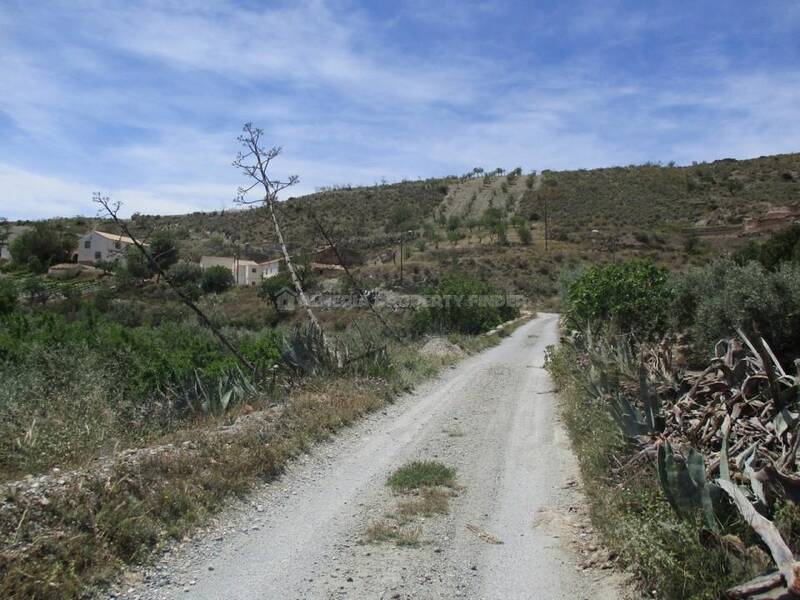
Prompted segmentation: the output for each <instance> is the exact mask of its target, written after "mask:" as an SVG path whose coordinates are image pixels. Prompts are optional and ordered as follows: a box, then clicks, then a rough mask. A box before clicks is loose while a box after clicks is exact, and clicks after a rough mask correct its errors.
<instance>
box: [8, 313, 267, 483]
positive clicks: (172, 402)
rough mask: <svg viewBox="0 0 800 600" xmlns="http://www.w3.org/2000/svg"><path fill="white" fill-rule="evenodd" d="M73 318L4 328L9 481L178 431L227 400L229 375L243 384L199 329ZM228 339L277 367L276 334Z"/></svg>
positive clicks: (262, 363)
mask: <svg viewBox="0 0 800 600" xmlns="http://www.w3.org/2000/svg"><path fill="white" fill-rule="evenodd" d="M77 310H78V312H77V313H75V314H72V315H70V316H66V317H65V316H62V315H58V314H53V313H45V314H34V315H25V314H12V315H9V316H6V317H5V318H4V320H3V321H2V322H0V378H2V380H3V381H4V382H5V385H3V386H2V389H0V440H1V441H0V474H2V475H3V476H5V477H8V476H10V475H14V474H21V473H28V472H36V471H40V470H43V469H46V468H48V467H50V466H54V465H59V466H62V467H63V466H68V465H70V464H75V463H77V462H80V461H82V460H85V459H87V458H91V457H93V456H96V455H97V454H98V453H100V452H102V451H103V450H106V449H108V447H109V446H113V445H115V444H135V443H138V442H140V441H142V440H147V439H152V438H153V437H154V436H156V435H160V434H163V433H166V432H168V431H172V430H174V429H176V428H178V427H180V426H181V425H182V424H183V423H184V422H185V421H186V419H192V418H196V417H197V416H198V415H202V414H205V413H208V412H209V410H210V408H211V406H209V398H208V396H209V394H208V393H203V392H204V391H206V390H213V391H214V394H217V388H218V387H219V386H223V387H225V388H226V389H224V390H222V391H220V392H219V395H220V396H224V394H226V393H227V392H228V391H229V389H231V388H232V387H233V380H231V377H234V378H235V379H241V375H240V371H239V365H238V364H237V361H236V360H235V358H234V357H233V356H232V355H230V354H228V353H226V352H225V351H224V350H223V349H222V348H221V347H220V345H219V343H218V342H217V341H216V340H215V339H214V337H213V336H212V335H211V334H210V332H209V331H208V330H205V329H202V328H199V327H197V326H196V325H194V324H191V323H189V322H175V321H169V320H168V321H164V322H162V323H161V324H159V325H133V326H129V325H123V324H120V323H118V322H112V321H111V320H110V319H112V318H118V317H115V315H116V314H117V313H116V312H115V310H110V311H109V313H107V314H106V315H100V314H97V311H96V309H95V308H94V307H93V306H91V305H82V306H80V307H79V308H78V309H77ZM125 318H126V317H123V320H124V319H125ZM231 336H232V338H233V339H234V340H235V342H236V343H237V344H238V345H239V347H240V349H241V351H242V353H243V354H244V355H245V356H246V357H247V358H248V360H250V361H251V362H253V364H255V365H257V367H258V369H259V371H260V372H262V373H267V372H268V371H269V369H270V368H271V367H272V366H273V365H274V364H276V362H278V361H279V360H280V344H281V340H280V336H278V335H276V334H275V332H273V331H272V330H264V331H260V332H249V331H232V332H231ZM212 395H213V394H212ZM237 399H239V400H242V398H237ZM214 402H216V400H215V401H213V402H211V404H213V403H214Z"/></svg>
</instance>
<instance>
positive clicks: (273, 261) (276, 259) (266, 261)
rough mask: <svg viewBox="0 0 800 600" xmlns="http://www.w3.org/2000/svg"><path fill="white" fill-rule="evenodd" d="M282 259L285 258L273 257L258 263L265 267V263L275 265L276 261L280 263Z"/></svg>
mask: <svg viewBox="0 0 800 600" xmlns="http://www.w3.org/2000/svg"><path fill="white" fill-rule="evenodd" d="M282 260H284V259H283V258H273V259H272V260H265V261H264V262H261V263H258V264H259V265H260V266H262V267H263V266H265V265H273V264H275V263H279V262H281V261H282Z"/></svg>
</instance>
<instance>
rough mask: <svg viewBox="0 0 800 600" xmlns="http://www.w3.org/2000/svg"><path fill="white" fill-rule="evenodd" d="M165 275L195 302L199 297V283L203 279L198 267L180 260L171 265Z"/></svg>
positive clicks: (195, 264)
mask: <svg viewBox="0 0 800 600" xmlns="http://www.w3.org/2000/svg"><path fill="white" fill-rule="evenodd" d="M167 273H168V275H169V278H170V280H171V281H172V283H174V284H175V285H176V286H178V287H179V288H180V289H181V291H183V292H184V293H186V294H188V295H189V296H190V297H191V298H193V299H195V300H196V299H197V298H199V297H200V281H201V280H202V278H203V271H202V270H201V269H200V265H198V264H197V263H193V262H189V261H186V260H181V261H178V262H176V263H175V264H174V265H172V266H171V267H170V268H169V271H168V272H167Z"/></svg>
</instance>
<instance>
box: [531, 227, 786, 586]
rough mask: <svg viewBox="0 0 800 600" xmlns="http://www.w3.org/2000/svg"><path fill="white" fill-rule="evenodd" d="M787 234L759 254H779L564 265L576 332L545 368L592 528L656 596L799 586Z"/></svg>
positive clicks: (570, 322) (568, 316) (568, 310)
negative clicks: (686, 265) (682, 264)
mask: <svg viewBox="0 0 800 600" xmlns="http://www.w3.org/2000/svg"><path fill="white" fill-rule="evenodd" d="M786 237H787V236H786V234H780V235H778V236H775V238H773V239H771V240H768V241H766V242H764V243H763V245H756V247H755V248H754V249H752V248H751V250H750V253H751V254H750V255H751V256H763V255H770V254H771V253H772V250H771V249H772V248H775V247H776V246H780V247H782V248H785V249H786V250H785V251H784V252H783V254H782V255H781V256H780V257H779V258H778V259H777V260H775V259H774V258H775V257H774V255H773V256H772V257H771V259H770V260H769V261H765V262H761V261H755V260H741V259H739V260H731V259H729V258H719V259H716V260H713V261H711V262H709V263H708V264H706V265H702V266H698V267H694V268H690V269H688V270H685V271H683V272H673V273H668V272H666V271H664V270H660V269H658V268H656V267H654V266H653V265H648V264H646V263H641V262H632V263H625V264H606V265H596V266H594V267H592V268H589V269H586V270H582V271H579V272H576V273H574V274H571V275H570V274H565V277H564V308H565V310H564V323H565V325H566V327H567V337H566V338H565V343H563V344H562V345H561V346H560V347H559V348H552V349H551V350H550V353H549V356H548V361H547V368H548V369H549V370H550V372H551V373H552V375H553V376H554V378H555V380H556V382H557V384H558V385H559V388H560V389H561V397H562V399H563V415H564V419H565V422H566V424H567V427H568V429H569V432H570V434H571V437H572V441H573V445H574V447H575V450H576V452H577V454H578V457H579V460H580V464H581V469H582V472H583V475H584V480H585V482H586V487H587V495H588V497H589V499H590V503H591V511H592V518H593V522H594V525H595V527H596V528H597V529H598V530H599V531H600V532H601V534H602V535H603V537H604V539H605V542H606V543H607V544H608V545H609V547H610V548H611V549H612V550H613V551H614V552H615V553H616V554H617V555H618V556H619V557H620V560H621V561H622V562H623V563H624V564H625V566H626V567H627V568H629V569H630V570H631V571H633V572H634V573H635V574H636V575H637V576H638V580H639V583H640V584H641V586H642V589H643V590H645V591H647V592H649V593H652V595H654V596H656V597H659V598H675V599H677V598H718V597H720V596H722V595H725V594H727V596H728V597H734V598H749V597H755V596H756V594H757V593H760V592H759V591H758V590H761V592H764V591H767V590H771V591H770V592H769V593H770V594H772V595H770V596H769V597H778V595H779V594H780V593H786V590H787V588H788V589H791V588H792V587H793V586H794V585H796V582H795V575H794V573H795V568H796V563H795V562H794V558H793V554H794V553H796V552H797V549H798V548H800V537H798V531H800V525H799V524H800V520H798V516H799V515H800V511H798V508H797V504H796V502H797V500H798V498H800V496H798V494H797V490H798V489H800V487H798V482H800V475H798V464H797V449H798V445H800V429H798V423H800V420H798V413H799V412H800V405H799V404H798V400H797V398H798V390H800V381H799V380H798V379H797V377H796V375H795V373H794V371H793V370H790V369H788V368H786V367H787V365H791V364H793V362H794V361H795V360H796V359H797V358H800V347H798V346H797V342H796V340H797V334H798V331H797V327H798V323H800V306H798V302H799V301H800V270H798V265H797V263H796V262H795V260H796V259H795V257H794V255H793V254H792V252H793V250H792V248H793V244H782V243H780V244H779V243H776V241H775V240H776V239H777V240H779V241H780V240H781V239H785V238H786ZM764 249H766V250H764ZM753 250H755V251H753ZM762 252H763V253H764V254H763V255H762ZM765 263H766V264H765ZM762 576H763V577H764V578H763V579H756V578H758V577H762ZM781 590H783V591H781ZM758 597H761V596H758ZM764 597H766V596H764Z"/></svg>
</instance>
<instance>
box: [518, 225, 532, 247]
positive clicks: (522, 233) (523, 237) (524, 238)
mask: <svg viewBox="0 0 800 600" xmlns="http://www.w3.org/2000/svg"><path fill="white" fill-rule="evenodd" d="M517 235H518V236H519V241H520V242H522V243H523V244H524V245H525V246H529V245H530V243H531V240H533V234H531V229H530V227H528V224H527V223H521V224H520V225H518V226H517Z"/></svg>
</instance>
